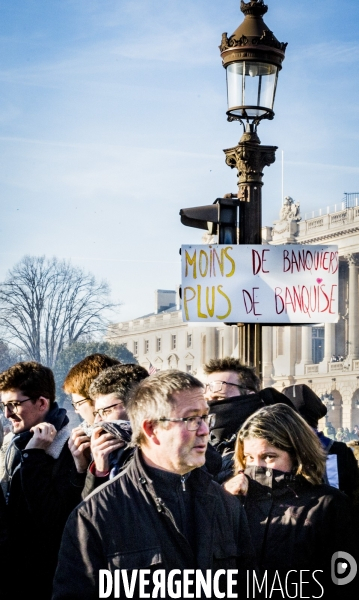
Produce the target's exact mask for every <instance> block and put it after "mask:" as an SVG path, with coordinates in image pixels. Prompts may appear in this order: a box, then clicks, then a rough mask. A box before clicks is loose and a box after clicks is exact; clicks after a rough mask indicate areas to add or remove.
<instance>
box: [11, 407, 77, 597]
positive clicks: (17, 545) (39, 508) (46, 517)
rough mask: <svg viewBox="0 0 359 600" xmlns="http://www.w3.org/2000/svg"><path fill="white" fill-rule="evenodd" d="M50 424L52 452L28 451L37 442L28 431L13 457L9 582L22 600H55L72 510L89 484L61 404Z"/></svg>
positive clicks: (54, 409)
mask: <svg viewBox="0 0 359 600" xmlns="http://www.w3.org/2000/svg"><path fill="white" fill-rule="evenodd" d="M45 420H46V422H47V423H51V424H53V425H54V426H55V427H56V429H57V432H58V433H57V435H56V436H55V438H54V442H53V443H52V444H51V446H50V447H49V448H48V449H47V451H46V452H45V450H40V449H25V446H26V444H27V443H28V441H29V440H30V438H31V433H30V432H29V431H26V432H23V433H20V434H19V435H17V436H16V437H15V438H14V440H13V443H14V447H12V448H9V449H8V457H7V458H8V460H7V463H8V465H7V466H8V470H9V473H10V475H11V477H10V480H9V483H8V494H7V499H8V503H7V521H8V529H9V540H8V543H7V558H8V562H9V568H8V571H7V573H6V578H5V579H6V582H8V584H9V585H10V586H11V590H12V594H16V596H17V597H18V598H26V597H33V598H36V599H37V600H49V599H50V598H51V589H52V580H53V576H54V573H55V569H56V564H57V555H58V550H59V547H60V542H61V537H62V532H63V529H64V527H65V523H66V520H67V517H68V516H69V514H70V512H71V511H72V510H73V508H74V507H75V506H76V505H77V504H78V503H79V502H80V501H81V491H82V487H83V485H84V482H85V476H84V475H80V474H78V473H77V472H76V468H75V464H74V460H73V458H72V454H71V452H70V450H69V448H68V445H67V441H68V437H69V435H70V430H69V429H68V427H67V425H68V417H67V415H66V411H65V410H64V409H62V408H59V407H58V405H57V404H56V403H55V405H54V406H53V407H52V409H51V410H50V412H49V413H48V414H47V415H46V418H45ZM0 493H1V492H0Z"/></svg>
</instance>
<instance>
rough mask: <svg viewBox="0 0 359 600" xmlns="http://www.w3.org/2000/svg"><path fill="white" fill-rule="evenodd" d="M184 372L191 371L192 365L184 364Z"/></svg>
mask: <svg viewBox="0 0 359 600" xmlns="http://www.w3.org/2000/svg"><path fill="white" fill-rule="evenodd" d="M186 373H192V365H186Z"/></svg>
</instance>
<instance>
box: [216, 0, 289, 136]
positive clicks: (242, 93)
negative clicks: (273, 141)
mask: <svg viewBox="0 0 359 600" xmlns="http://www.w3.org/2000/svg"><path fill="white" fill-rule="evenodd" d="M267 10H268V7H267V6H266V5H265V4H264V3H263V0H251V1H250V2H248V3H246V2H243V0H242V1H241V11H242V12H243V14H244V15H245V19H244V21H243V23H242V24H241V25H240V26H239V27H238V28H237V29H236V31H235V32H234V33H233V35H231V36H230V38H228V36H227V33H224V34H223V35H222V43H221V45H220V50H221V57H222V63H223V66H224V67H225V69H226V72H227V97H228V111H227V115H228V120H229V121H233V120H239V121H242V122H243V121H246V122H247V123H250V122H252V123H254V124H255V125H256V124H257V123H258V122H259V121H260V120H261V119H273V116H274V112H273V106H274V98H275V92H276V87H277V79H278V72H279V71H280V69H281V68H282V62H283V60H284V53H285V49H286V46H287V44H284V43H281V42H279V41H278V40H277V38H276V37H275V36H274V34H273V32H272V31H270V30H269V29H268V27H267V26H266V24H265V23H264V21H263V19H262V16H263V15H264V14H265V13H266V12H267Z"/></svg>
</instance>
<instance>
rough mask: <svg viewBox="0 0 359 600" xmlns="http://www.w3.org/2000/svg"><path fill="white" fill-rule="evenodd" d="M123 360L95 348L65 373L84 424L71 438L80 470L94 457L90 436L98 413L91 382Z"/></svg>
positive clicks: (65, 387)
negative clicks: (94, 351) (90, 391)
mask: <svg viewBox="0 0 359 600" xmlns="http://www.w3.org/2000/svg"><path fill="white" fill-rule="evenodd" d="M120 364H121V362H120V361H119V360H117V358H112V357H111V356H108V355H107V354H101V353H100V352H96V353H94V354H89V355H88V356H86V357H85V358H83V359H82V360H80V362H78V363H76V365H74V366H73V367H72V368H71V369H70V370H69V372H68V374H67V375H66V377H65V381H64V383H63V385H62V389H63V390H64V392H65V393H66V394H71V404H72V406H73V408H74V410H75V412H76V413H77V414H78V415H79V417H80V418H81V419H82V421H81V424H80V425H79V426H78V427H74V429H73V430H72V432H71V436H70V440H69V448H70V450H71V452H72V455H73V457H74V461H75V463H76V468H77V470H78V472H79V473H86V471H87V467H88V465H89V464H90V461H91V452H90V438H91V434H92V425H93V422H94V420H95V417H94V414H93V412H94V402H93V400H92V398H90V395H89V388H90V385H91V383H92V382H93V380H94V379H96V377H97V376H98V375H99V374H100V373H101V371H103V370H104V369H107V368H108V367H112V366H113V365H120Z"/></svg>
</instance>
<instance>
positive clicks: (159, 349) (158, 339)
mask: <svg viewBox="0 0 359 600" xmlns="http://www.w3.org/2000/svg"><path fill="white" fill-rule="evenodd" d="M156 352H161V338H156Z"/></svg>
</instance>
